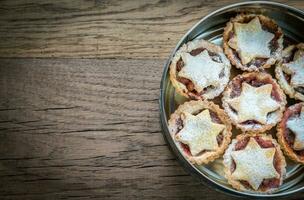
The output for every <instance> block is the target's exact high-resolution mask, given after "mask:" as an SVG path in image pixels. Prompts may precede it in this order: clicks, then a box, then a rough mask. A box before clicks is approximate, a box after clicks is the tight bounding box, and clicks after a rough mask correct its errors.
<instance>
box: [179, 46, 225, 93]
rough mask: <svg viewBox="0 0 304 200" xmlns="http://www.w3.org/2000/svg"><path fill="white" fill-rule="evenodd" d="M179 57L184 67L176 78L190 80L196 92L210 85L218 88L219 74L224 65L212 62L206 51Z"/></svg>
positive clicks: (184, 54) (183, 54)
mask: <svg viewBox="0 0 304 200" xmlns="http://www.w3.org/2000/svg"><path fill="white" fill-rule="evenodd" d="M181 56H182V60H183V61H184V64H185V65H184V67H183V68H182V69H181V71H180V72H178V76H180V77H183V78H187V79H189V80H191V81H192V83H193V84H194V89H195V90H196V91H197V92H199V93H200V92H202V91H203V90H204V88H206V87H208V86H210V85H213V86H219V84H220V83H219V74H220V73H221V71H222V70H223V68H224V66H225V65H224V64H223V63H218V62H215V61H213V60H212V59H211V57H210V56H209V54H208V51H207V50H204V51H202V52H201V53H199V54H198V55H196V56H192V55H191V54H190V53H182V55H181Z"/></svg>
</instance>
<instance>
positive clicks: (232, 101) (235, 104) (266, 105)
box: [223, 72, 286, 132]
mask: <svg viewBox="0 0 304 200" xmlns="http://www.w3.org/2000/svg"><path fill="white" fill-rule="evenodd" d="M285 105H286V98H285V95H284V93H283V92H282V91H281V89H280V87H279V86H278V84H277V83H276V82H275V80H274V79H272V77H271V76H270V75H268V74H266V73H257V72H251V73H244V74H242V75H238V76H236V77H235V78H233V79H232V81H231V82H230V83H229V85H228V87H227V88H226V90H225V92H224V94H223V107H224V108H225V110H226V112H227V113H228V115H229V116H230V118H231V120H232V122H233V123H234V124H235V125H236V126H237V127H238V128H240V129H242V130H243V131H257V132H263V131H265V130H268V129H270V128H272V127H273V126H274V125H275V124H276V123H277V122H278V121H279V120H280V119H281V117H282V115H283V111H284V107H285Z"/></svg>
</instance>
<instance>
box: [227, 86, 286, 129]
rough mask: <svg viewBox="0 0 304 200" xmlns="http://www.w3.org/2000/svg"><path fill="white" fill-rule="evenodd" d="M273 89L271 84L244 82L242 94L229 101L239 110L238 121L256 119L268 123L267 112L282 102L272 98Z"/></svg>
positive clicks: (273, 109) (276, 107)
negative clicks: (255, 84) (254, 85)
mask: <svg viewBox="0 0 304 200" xmlns="http://www.w3.org/2000/svg"><path fill="white" fill-rule="evenodd" d="M271 91H272V85H271V84H266V85H263V86H260V87H253V86H251V85H249V84H248V83H246V82H243V83H242V92H241V95H240V96H238V97H236V98H233V99H231V100H229V102H228V103H229V104H230V106H231V107H232V108H233V109H235V110H236V111H237V113H238V122H239V123H242V122H245V121H247V120H256V121H258V122H260V123H262V124H266V121H267V114H268V113H269V112H272V111H275V110H277V109H278V108H279V107H280V104H279V103H278V102H276V101H275V100H273V99H272V98H271Z"/></svg>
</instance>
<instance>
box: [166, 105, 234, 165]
mask: <svg viewBox="0 0 304 200" xmlns="http://www.w3.org/2000/svg"><path fill="white" fill-rule="evenodd" d="M205 109H208V110H209V111H212V112H213V113H215V114H216V116H217V117H218V118H219V119H220V121H221V123H222V124H223V125H225V129H224V130H223V131H222V135H223V138H222V141H221V144H220V146H219V147H218V148H217V149H216V150H215V151H206V152H204V153H203V154H200V155H198V156H192V155H190V154H187V153H185V151H184V149H183V147H182V144H181V142H179V141H177V140H176V134H177V133H178V132H179V131H180V129H181V128H180V126H182V121H181V113H183V112H188V113H196V112H201V111H202V110H205ZM168 128H169V131H170V134H171V136H172V138H173V140H174V141H175V144H176V146H177V147H178V149H179V150H180V151H181V153H182V154H183V155H184V156H185V157H186V158H187V159H188V160H189V161H190V162H191V163H193V164H194V163H196V164H198V165H200V164H207V163H209V162H212V161H214V160H215V159H216V158H218V157H220V156H221V155H222V154H223V153H224V151H225V149H226V148H227V146H228V144H229V143H230V141H231V136H232V133H231V129H232V126H231V123H230V121H229V118H228V116H227V115H226V113H225V112H224V111H223V110H222V109H220V107H219V106H218V105H216V104H214V103H213V102H208V101H206V100H205V101H202V100H198V101H194V100H193V101H189V102H185V103H184V104H182V105H180V106H179V107H178V109H177V110H176V111H175V112H174V113H173V114H171V116H170V120H169V121H168Z"/></svg>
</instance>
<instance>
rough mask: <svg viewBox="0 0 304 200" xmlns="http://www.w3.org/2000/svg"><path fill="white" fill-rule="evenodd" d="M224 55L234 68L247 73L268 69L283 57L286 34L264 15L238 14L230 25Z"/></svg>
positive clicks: (224, 44) (227, 29) (225, 38)
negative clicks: (284, 35) (281, 55)
mask: <svg viewBox="0 0 304 200" xmlns="http://www.w3.org/2000/svg"><path fill="white" fill-rule="evenodd" d="M223 47H224V52H225V54H226V55H227V57H228V59H229V60H230V61H231V63H232V64H233V65H235V66H236V67H237V68H240V69H241V70H245V71H258V70H262V69H264V68H269V67H270V66H271V65H273V64H274V63H275V62H276V60H277V59H279V58H280V54H281V51H282V49H283V32H282V30H281V28H280V27H279V26H278V25H277V24H276V23H275V21H273V20H272V19H270V18H268V17H265V16H263V15H253V14H250V15H244V14H241V15H238V16H236V17H235V18H232V19H231V20H230V22H228V23H227V26H226V27H225V30H224V34H223Z"/></svg>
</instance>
